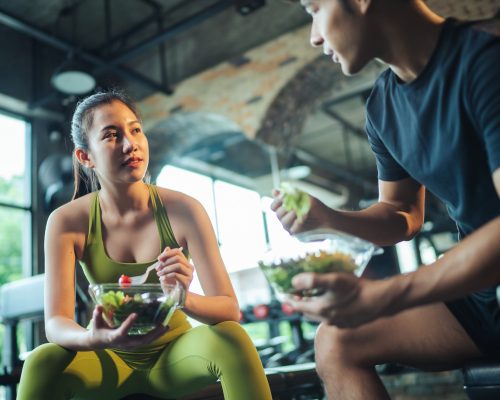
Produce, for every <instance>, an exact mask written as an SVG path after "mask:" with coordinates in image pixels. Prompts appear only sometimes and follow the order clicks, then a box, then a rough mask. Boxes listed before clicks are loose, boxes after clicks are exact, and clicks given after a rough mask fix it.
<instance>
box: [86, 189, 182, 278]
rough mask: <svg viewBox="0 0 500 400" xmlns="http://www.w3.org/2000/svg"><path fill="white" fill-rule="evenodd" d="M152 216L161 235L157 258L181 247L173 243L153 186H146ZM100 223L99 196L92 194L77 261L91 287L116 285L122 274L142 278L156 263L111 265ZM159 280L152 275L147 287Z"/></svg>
mask: <svg viewBox="0 0 500 400" xmlns="http://www.w3.org/2000/svg"><path fill="white" fill-rule="evenodd" d="M147 186H148V189H149V195H150V197H151V204H152V207H153V214H154V217H155V221H156V225H157V227H158V232H159V235H160V243H161V245H160V247H161V249H158V250H159V251H158V254H159V253H160V251H162V250H163V249H164V248H165V247H166V246H170V247H171V248H175V247H180V246H179V244H178V243H177V240H176V239H175V236H174V233H173V231H172V227H171V226H170V221H169V220H168V216H167V213H166V211H165V208H164V207H163V204H162V202H161V198H160V196H159V194H158V191H157V189H156V186H153V185H147ZM101 224H102V221H101V207H100V204H99V192H95V193H94V194H93V196H92V199H91V204H90V213H89V231H88V234H87V240H86V243H85V248H84V251H83V257H82V259H81V260H80V265H81V266H82V268H83V272H84V273H85V276H86V277H87V279H88V281H89V282H90V283H117V282H118V278H119V277H120V275H122V274H125V275H128V276H134V275H139V274H142V273H143V272H144V271H145V270H146V268H147V267H148V266H149V265H151V264H153V263H154V262H155V261H156V260H151V261H149V262H145V263H125V262H118V261H114V260H112V259H111V258H109V256H108V255H107V253H106V249H105V248H104V242H103V240H102V225H101ZM157 279H158V278H157V277H156V276H155V274H150V275H149V277H148V283H158V280H157Z"/></svg>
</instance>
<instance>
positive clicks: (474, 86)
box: [366, 19, 500, 236]
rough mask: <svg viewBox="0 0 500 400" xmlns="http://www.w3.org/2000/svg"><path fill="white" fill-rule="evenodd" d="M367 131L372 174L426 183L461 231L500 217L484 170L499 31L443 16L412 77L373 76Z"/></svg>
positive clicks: (493, 121)
mask: <svg viewBox="0 0 500 400" xmlns="http://www.w3.org/2000/svg"><path fill="white" fill-rule="evenodd" d="M366 131H367V134H368V139H369V142H370V145H371V147H372V149H373V151H374V153H375V156H376V160H377V168H378V177H379V179H380V180H383V181H396V180H400V179H403V178H406V177H408V176H411V177H412V178H413V179H415V180H416V181H418V182H420V183H421V184H423V185H424V186H426V188H427V189H428V190H429V191H430V192H432V193H433V194H434V195H436V196H437V197H438V198H439V199H441V200H442V201H443V202H444V203H445V204H446V206H447V209H448V212H449V214H450V216H451V218H453V220H455V222H456V223H457V226H458V228H459V231H460V234H461V236H464V235H467V234H469V233H471V232H472V231H474V230H475V229H477V228H479V227H480V226H481V225H483V224H485V223H486V222H488V221H490V220H492V219H493V218H495V217H497V216H498V215H500V200H499V196H498V194H497V192H496V190H495V187H494V185H493V180H492V176H491V175H492V173H493V172H494V171H495V170H496V169H498V168H500V41H499V38H498V36H495V35H493V34H491V33H487V32H484V31H481V30H479V29H476V28H474V27H472V26H470V25H467V24H464V23H459V22H458V21H456V20H453V19H448V20H446V22H445V24H444V27H443V29H442V32H441V35H440V38H439V41H438V43H437V45H436V49H435V50H434V52H433V55H432V57H431V59H430V60H429V62H428V64H427V65H426V67H425V69H424V70H423V71H422V73H421V74H420V75H419V76H418V77H417V79H415V80H414V81H412V82H410V83H403V82H401V80H399V78H398V77H397V76H396V75H395V74H394V73H393V72H392V71H391V70H390V69H388V70H386V71H385V72H383V73H382V74H381V76H380V77H379V78H378V80H377V81H376V83H375V85H374V88H373V90H372V93H371V95H370V97H369V99H368V101H367V120H366Z"/></svg>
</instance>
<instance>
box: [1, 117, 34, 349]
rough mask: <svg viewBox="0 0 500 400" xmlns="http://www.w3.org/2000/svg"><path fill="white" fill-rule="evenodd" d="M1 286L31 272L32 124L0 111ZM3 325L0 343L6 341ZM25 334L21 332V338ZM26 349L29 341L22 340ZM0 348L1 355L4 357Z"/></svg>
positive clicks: (21, 342) (23, 347)
mask: <svg viewBox="0 0 500 400" xmlns="http://www.w3.org/2000/svg"><path fill="white" fill-rule="evenodd" d="M0 142H1V143H2V149H3V151H2V157H1V158H0V286H1V285H3V284H4V283H7V282H12V281H14V280H16V279H19V278H21V277H22V276H23V275H24V276H26V275H30V274H31V261H32V250H31V173H30V171H31V168H30V160H31V157H30V154H31V151H30V146H31V143H30V125H29V124H28V123H27V122H26V121H24V120H22V119H20V118H16V117H14V116H11V115H7V114H3V113H0ZM3 329H4V327H3V325H0V343H3ZM21 336H23V335H20V338H21ZM19 344H20V347H21V348H20V351H21V352H22V351H25V350H26V346H25V341H24V340H22V338H21V341H20V343H19ZM1 351H2V349H1V348H0V358H1Z"/></svg>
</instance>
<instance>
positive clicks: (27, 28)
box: [0, 10, 172, 106]
mask: <svg viewBox="0 0 500 400" xmlns="http://www.w3.org/2000/svg"><path fill="white" fill-rule="evenodd" d="M0 24H2V25H4V26H7V27H8V28H11V29H13V30H15V31H18V32H20V33H23V34H25V35H28V36H31V37H32V38H35V39H37V40H39V41H41V42H43V43H45V44H48V45H49V46H52V47H54V48H56V49H59V50H62V51H64V52H68V53H69V52H71V51H73V52H74V55H75V56H77V57H79V58H81V59H82V60H85V61H88V62H89V63H91V64H93V65H95V66H96V67H98V68H103V69H112V70H114V71H116V72H117V73H119V74H120V75H122V76H124V77H126V78H128V79H131V80H135V81H138V82H140V83H142V84H143V85H145V86H147V87H149V88H150V89H152V90H154V91H158V92H161V93H164V94H166V95H171V94H172V90H171V89H170V88H168V87H165V86H163V85H161V84H159V83H157V82H155V81H153V80H151V79H149V78H147V77H145V76H143V75H142V74H140V73H138V72H136V71H134V70H131V69H129V68H126V67H121V66H118V65H116V64H110V63H108V62H107V61H105V60H103V59H101V58H100V57H98V56H96V55H94V54H92V53H91V52H88V51H85V50H79V49H77V48H76V47H75V46H74V45H73V44H72V43H69V42H66V41H64V40H62V39H59V38H57V37H55V36H52V35H50V34H48V33H46V32H44V31H43V30H41V29H38V28H36V27H34V26H32V25H30V24H28V23H26V22H24V21H21V20H20V19H18V18H16V17H13V16H12V15H9V14H7V13H6V12H4V11H1V10H0ZM50 97H52V96H50ZM35 103H37V104H38V105H39V106H40V105H42V102H41V101H40V100H38V101H35Z"/></svg>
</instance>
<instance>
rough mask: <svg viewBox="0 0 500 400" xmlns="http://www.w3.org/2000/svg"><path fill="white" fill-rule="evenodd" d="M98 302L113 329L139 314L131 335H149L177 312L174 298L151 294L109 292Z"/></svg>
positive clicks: (102, 295)
mask: <svg viewBox="0 0 500 400" xmlns="http://www.w3.org/2000/svg"><path fill="white" fill-rule="evenodd" d="M98 301H99V303H100V304H101V305H102V306H103V307H104V317H105V319H106V321H107V322H108V323H109V324H110V325H111V326H112V327H117V326H119V325H121V324H122V322H123V321H125V319H127V317H128V316H129V315H130V314H131V313H136V314H137V319H136V320H135V322H134V325H133V326H132V328H131V330H130V332H129V333H130V334H144V333H147V332H148V331H150V330H151V329H153V328H154V327H155V326H158V325H160V324H163V323H164V322H165V321H167V317H169V316H170V314H171V312H173V311H174V310H175V301H174V298H172V297H169V298H166V297H165V296H164V295H162V296H158V294H157V293H151V292H144V293H135V294H132V293H126V292H124V291H123V290H116V291H115V290H109V291H107V292H104V293H102V294H101V295H100V296H99V298H98Z"/></svg>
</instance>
